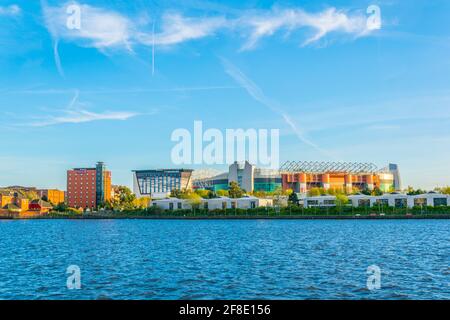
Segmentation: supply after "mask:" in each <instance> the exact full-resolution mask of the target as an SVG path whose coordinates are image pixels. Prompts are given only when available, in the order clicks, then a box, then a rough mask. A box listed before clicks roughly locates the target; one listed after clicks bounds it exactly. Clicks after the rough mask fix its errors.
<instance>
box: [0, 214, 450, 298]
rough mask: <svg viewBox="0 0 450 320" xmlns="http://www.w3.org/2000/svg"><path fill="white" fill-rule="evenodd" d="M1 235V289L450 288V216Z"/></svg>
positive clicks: (153, 292) (6, 231) (134, 292)
mask: <svg viewBox="0 0 450 320" xmlns="http://www.w3.org/2000/svg"><path fill="white" fill-rule="evenodd" d="M0 236H1V246H0V299H102V298H111V299H449V298H450V221H449V220H423V221H421V220H411V221H410V220H408V221H406V220H385V221H355V220H351V221H347V220H345V221H337V220H332V221H327V220H318V221H312V220H296V221H283V220H270V221H268V220H252V221H215V220H199V221H181V220H177V221H175V220H174V221H172V220H96V221H86V220H84V221H72V220H36V221H31V220H28V221H0ZM373 264H375V265H377V266H379V267H380V268H381V270H382V276H381V289H379V290H377V291H369V290H367V289H366V281H367V274H366V269H367V267H368V266H370V265H373ZM69 265H78V266H79V267H80V268H81V283H82V287H81V289H80V290H68V289H67V287H66V279H67V275H66V268H67V267H68V266H69Z"/></svg>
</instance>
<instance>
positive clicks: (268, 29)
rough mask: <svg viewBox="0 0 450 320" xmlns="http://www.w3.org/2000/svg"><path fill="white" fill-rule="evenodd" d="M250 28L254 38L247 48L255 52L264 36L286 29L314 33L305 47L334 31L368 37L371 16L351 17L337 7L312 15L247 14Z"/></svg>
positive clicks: (290, 11) (280, 11) (286, 12)
mask: <svg viewBox="0 0 450 320" xmlns="http://www.w3.org/2000/svg"><path fill="white" fill-rule="evenodd" d="M242 22H243V24H244V25H247V26H248V28H249V32H250V36H249V37H248V41H247V43H246V44H245V45H244V47H243V49H252V48H254V46H255V45H256V43H257V42H258V41H259V40H260V39H261V38H264V37H268V36H272V35H273V34H275V33H276V32H278V31H281V30H284V31H287V32H288V33H291V32H293V31H295V30H297V29H301V28H311V29H312V30H313V34H312V35H311V36H310V37H308V38H307V39H306V40H304V41H303V45H308V44H311V43H313V42H316V41H318V40H320V39H321V38H323V37H324V36H326V35H327V34H328V33H330V32H341V33H345V34H350V35H354V36H357V37H359V36H363V35H367V34H368V33H369V32H370V30H369V29H368V28H367V17H366V16H365V15H364V14H362V13H360V14H352V15H351V14H349V13H348V12H345V11H343V10H337V9H336V8H328V9H325V10H323V11H320V12H316V13H309V12H306V11H304V10H302V9H273V10H271V11H269V12H260V13H256V14H255V13H254V14H249V15H246V16H244V17H243V18H242Z"/></svg>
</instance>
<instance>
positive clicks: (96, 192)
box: [67, 162, 111, 209]
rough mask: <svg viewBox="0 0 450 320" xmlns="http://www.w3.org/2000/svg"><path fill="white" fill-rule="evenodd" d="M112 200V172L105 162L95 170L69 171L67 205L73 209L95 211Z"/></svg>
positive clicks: (76, 169) (78, 169)
mask: <svg viewBox="0 0 450 320" xmlns="http://www.w3.org/2000/svg"><path fill="white" fill-rule="evenodd" d="M110 199H111V171H108V170H106V166H105V164H104V163H103V162H98V163H97V165H96V166H95V167H94V168H75V169H72V170H68V171H67V204H68V206H69V207H73V208H83V209H87V208H89V209H95V208H97V207H98V206H99V205H101V204H104V203H105V202H106V201H108V200H110Z"/></svg>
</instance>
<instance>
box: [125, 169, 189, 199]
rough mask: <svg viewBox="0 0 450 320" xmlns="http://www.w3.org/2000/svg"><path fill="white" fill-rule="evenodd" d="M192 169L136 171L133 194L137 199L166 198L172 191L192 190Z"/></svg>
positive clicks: (134, 172)
mask: <svg viewBox="0 0 450 320" xmlns="http://www.w3.org/2000/svg"><path fill="white" fill-rule="evenodd" d="M192 172H193V170H192V169H156V170H134V171H133V192H134V194H135V195H136V197H137V198H141V197H145V196H149V197H151V198H152V199H158V198H165V197H167V196H168V195H169V194H170V192H171V191H172V190H183V189H191V188H192Z"/></svg>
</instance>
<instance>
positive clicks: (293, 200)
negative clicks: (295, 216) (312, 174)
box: [288, 192, 298, 206]
mask: <svg viewBox="0 0 450 320" xmlns="http://www.w3.org/2000/svg"><path fill="white" fill-rule="evenodd" d="M288 202H289V204H292V205H296V206H298V196H297V193H295V192H292V193H291V194H290V195H289V198H288Z"/></svg>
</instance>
